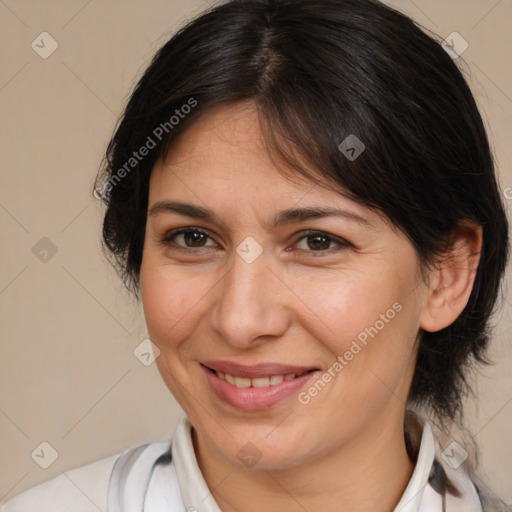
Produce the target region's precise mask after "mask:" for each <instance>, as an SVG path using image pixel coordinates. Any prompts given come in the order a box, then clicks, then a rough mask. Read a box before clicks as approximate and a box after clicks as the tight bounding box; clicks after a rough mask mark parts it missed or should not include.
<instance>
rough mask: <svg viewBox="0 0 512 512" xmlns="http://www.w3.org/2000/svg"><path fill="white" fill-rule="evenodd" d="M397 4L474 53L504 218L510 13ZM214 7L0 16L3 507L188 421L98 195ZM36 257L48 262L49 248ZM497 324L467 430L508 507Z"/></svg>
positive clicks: (506, 410)
mask: <svg viewBox="0 0 512 512" xmlns="http://www.w3.org/2000/svg"><path fill="white" fill-rule="evenodd" d="M390 4H392V5H393V6H395V7H397V8H399V9H400V10H402V11H404V12H406V13H408V14H409V15H410V16H412V17H413V18H414V19H416V20H417V21H419V22H420V23H421V24H422V25H423V26H425V27H427V28H429V29H431V30H433V31H435V32H436V33H438V34H440V35H441V36H442V37H446V36H448V34H450V33H452V32H453V31H457V32H459V33H460V34H461V35H462V36H463V37H464V39H465V40H466V41H467V42H468V43H469V47H468V49H467V50H466V51H465V53H464V54H463V58H464V60H465V64H463V63H461V66H463V68H464V70H465V72H466V73H467V74H468V75H469V76H470V83H471V86H472V88H473V91H474V93H475V95H476V98H477V101H478V103H479V105H480V107H481V109H482V112H483V114H484V116H485V119H486V123H487V125H488V127H489V130H490V135H491V138H492V141H493V146H494V148H495V152H496V156H497V163H498V166H499V172H500V180H501V186H502V189H503V192H504V196H505V197H506V198H507V208H508V209H509V210H510V203H511V201H512V188H511V189H509V190H508V191H507V187H509V186H512V166H511V163H512V146H511V144H510V141H511V140H512V130H511V126H512V66H511V49H512V22H511V20H512V1H511V0H500V1H496V0H471V1H469V0H451V1H450V2H446V1H444V0H415V1H412V0H394V1H392V2H390ZM207 5H208V3H207V2H206V1H204V0H203V1H201V0H195V1H191V0H186V1H185V0H153V1H152V2H143V1H142V0H130V1H127V0H125V1H124V2H123V1H121V0H108V1H103V0H102V1H100V0H89V1H87V0H80V1H78V0H73V1H71V0H67V1H64V0H51V1H46V2H38V1H36V0H33V1H29V0H0V41H1V43H0V53H1V58H2V60H1V62H2V66H1V72H0V108H1V112H2V115H1V117H0V140H1V141H2V151H1V153H0V154H1V167H0V176H1V187H0V233H1V235H0V236H1V239H0V248H1V253H0V254H1V263H2V264H1V265H0V315H1V318H0V336H1V338H0V339H1V345H0V351H1V352H0V460H1V464H0V503H2V502H4V501H7V500H8V499H10V498H12V497H14V496H15V495H16V494H18V493H20V492H22V491H23V490H25V489H27V488H29V487H31V486H33V485H35V484H37V483H40V482H43V481H45V480H47V479H49V478H51V477H53V476H55V475H57V474H59V473H61V472H63V471H65V470H67V469H70V468H72V467H75V466H79V465H83V464H86V463H89V462H91V461H93V460H96V459H98V458H102V457H105V456H107V455H111V454H114V453H117V452H119V451H121V450H123V449H125V448H127V447H128V446H131V445H133V444H136V443H142V442H146V441H151V440H157V439H168V438H169V437H170V436H171V435H172V432H173V430H174V427H175V425H176V422H177V419H178V417H179V416H180V415H181V410H180V408H179V406H178V405H177V403H176V402H175V400H174V399H173V398H172V396H171V395H170V393H169V392H168V391H167V389H166V388H165V387H164V385H163V383H162V381H161V379H160V376H159V374H158V373H157V370H156V367H155V365H154V364H153V365H151V366H147V367H146V366H144V365H143V364H142V363H141V362H140V361H139V360H138V359H137V358H136V357H135V356H134V354H133V351H134V349H135V348H136V347H137V346H138V345H139V343H141V341H142V340H143V339H144V338H145V337H146V331H145V326H144V322H143V318H142V315H141V309H140V306H139V305H137V304H136V303H135V302H134V301H133V300H131V299H130V298H129V297H128V295H127V294H126V293H125V292H124V291H123V288H122V286H121V284H120V283H119V282H118V279H117V277H116V276H115V275H114V273H113V271H112V270H111V269H110V267H109V266H108V265H107V264H106V263H105V261H104V259H103V256H102V254H101V252H100V245H99V239H100V222H101V207H100V206H99V205H98V204H97V202H96V201H94V200H93V199H92V197H91V195H90V189H91V185H92V181H93V178H94V176H95V173H96V170H97V168H98V166H99V163H100V159H101V157H102V154H103V151H104V149H105V145H106V143H107V141H108V139H109V137H110V135H111V133H112V130H113V128H114V126H115V123H116V119H117V115H118V114H119V113H120V112H121V110H122V107H123V105H124V102H125V101H126V99H127V97H128V94H129V92H130V90H131V88H132V86H133V85H134V83H135V80H136V78H137V77H138V76H139V75H140V73H141V72H142V70H143V69H144V67H145V66H146V64H147V63H148V60H149V59H150V58H151V56H152V55H153V53H154V52H155V51H156V50H157V48H158V47H159V46H160V45H161V44H163V43H164V42H165V41H166V40H167V39H168V38H169V36H170V35H171V34H172V33H173V32H174V31H175V30H176V28H177V27H178V26H179V25H180V24H182V23H183V22H184V21H185V20H187V19H189V18H190V17H192V16H193V15H194V14H196V13H198V12H199V11H200V10H201V9H203V8H205V7H207ZM43 31H47V32H49V33H50V34H51V36H52V37H53V38H54V39H55V40H56V41H57V42H58V45H59V46H58V49H57V50H56V51H55V52H54V53H53V54H52V55H51V56H50V57H49V58H47V59H42V58H41V57H40V56H39V55H38V54H37V53H36V52H35V51H34V50H33V49H32V48H31V43H32V41H33V40H35V39H36V38H37V36H38V35H39V34H40V33H41V32H43ZM36 42H37V40H36ZM47 48H48V46H47ZM459 61H461V59H459ZM43 237H46V238H48V239H49V240H51V242H52V244H53V245H54V246H55V248H56V249H57V252H56V254H54V255H52V252H51V250H50V252H49V253H48V254H47V256H46V258H47V261H46V262H44V261H41V260H40V259H39V258H41V257H44V253H42V254H39V258H38V257H37V255H36V254H34V253H33V250H32V249H33V247H34V245H35V244H36V243H38V241H40V239H41V238H43ZM39 243H40V244H42V245H40V246H37V247H39V251H41V250H44V249H45V248H46V249H48V248H49V247H50V246H49V245H48V242H47V241H43V242H39ZM45 244H46V245H45ZM41 247H42V249H41ZM35 252H37V251H35ZM508 297H509V298H508V300H509V301H510V300H511V299H510V295H509V296H508ZM496 324H497V328H496V338H495V341H494V344H493V346H492V353H491V355H492V357H493V358H494V360H495V361H496V362H497V364H496V365H495V366H494V367H489V368H487V369H485V371H484V373H482V375H480V376H479V378H478V381H477V392H478V399H477V401H476V402H470V403H469V405H468V415H469V416H468V417H469V420H470V427H471V431H472V432H473V433H474V434H475V438H476V440H477V442H478V443H479V444H480V447H481V449H482V452H483V457H482V468H481V474H482V475H484V476H485V478H486V479H487V481H488V482H489V483H490V486H491V488H492V490H494V491H495V492H497V493H498V494H500V495H501V497H502V498H503V499H505V500H508V501H509V502H512V483H511V481H512V478H511V474H512V471H511V469H512V468H511V466H512V465H511V459H512V443H511V440H510V439H511V438H510V430H509V429H510V425H511V420H512V378H511V375H512V345H511V343H510V337H509V330H510V326H511V309H510V306H509V303H508V302H504V307H503V308H502V309H501V311H500V313H499V314H498V315H497V317H496ZM42 442H47V443H49V444H50V445H51V446H52V447H53V448H54V449H55V450H56V452H57V453H58V458H57V459H56V460H55V462H54V463H53V464H52V465H51V466H50V467H49V468H48V469H42V468H41V467H40V466H39V465H38V464H36V462H35V461H34V460H33V459H32V458H31V453H33V452H34V450H36V448H38V447H39V445H40V443H42ZM40 450H41V449H40V448H39V449H38V450H36V453H40ZM49 454H50V449H48V448H46V451H45V457H48V456H49ZM34 458H35V459H37V457H35V456H34ZM39 460H40V461H41V460H42V458H41V457H40V458H39Z"/></svg>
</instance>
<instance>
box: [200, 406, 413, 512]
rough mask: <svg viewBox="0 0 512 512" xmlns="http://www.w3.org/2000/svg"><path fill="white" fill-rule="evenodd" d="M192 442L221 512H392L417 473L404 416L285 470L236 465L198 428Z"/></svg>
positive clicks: (366, 431)
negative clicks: (217, 450) (199, 432)
mask: <svg viewBox="0 0 512 512" xmlns="http://www.w3.org/2000/svg"><path fill="white" fill-rule="evenodd" d="M400 419H401V422H400V421H399V420H400ZM193 442H194V449H195V452H196V457H197V461H198V464H199V467H200V469H201V472H202V474H203V477H204V479H205V481H206V483H207V484H208V487H209V489H210V490H211V492H212V495H213V497H214V498H215V500H216V502H217V503H218V505H219V508H221V510H222V512H241V511H243V512H260V511H261V510H265V511H268V512H277V511H279V512H280V511H282V510H287V511H290V512H295V511H297V512H304V510H308V511H310V512H313V511H316V510H332V509H333V503H335V504H336V507H335V508H336V509H337V510H350V511H352V512H363V511H368V510H373V511H376V512H377V511H382V512H391V511H392V510H393V509H394V507H395V506H396V504H397V503H398V501H399V500H400V497H401V496H402V494H403V492H404V490H405V488H406V487H407V483H408V482H409V479H410V477H411V475H412V472H413V469H414V465H413V463H412V462H411V460H410V459H409V457H408V455H407V450H406V445H405V440H404V432H403V416H402V418H399V419H398V420H397V421H396V422H395V423H394V424H391V423H388V424H385V423H382V422H380V421H374V422H372V424H371V425H370V426H369V427H368V428H367V429H366V430H365V431H364V432H360V433H359V434H358V436H357V438H356V439H352V440H351V441H350V442H349V443H345V444H343V445H342V446H339V447H338V448H336V449H335V450H330V451H329V453H327V454H325V455H323V456H321V457H318V458H316V459H315V460H313V461H308V462H307V463H304V464H302V465H298V466H294V467H293V468H287V469H283V470H281V469H276V470H271V471H266V470H251V469H243V468H239V467H238V466H233V465H231V464H229V463H227V461H226V460H225V459H223V458H222V457H221V456H220V454H218V453H216V452H215V450H213V449H212V448H211V447H210V446H207V445H206V443H205V442H204V441H203V439H202V438H201V436H198V435H197V432H196V431H195V429H193Z"/></svg>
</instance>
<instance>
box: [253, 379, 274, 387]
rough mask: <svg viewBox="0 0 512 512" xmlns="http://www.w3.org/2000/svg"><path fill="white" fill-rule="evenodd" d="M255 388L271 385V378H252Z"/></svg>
mask: <svg viewBox="0 0 512 512" xmlns="http://www.w3.org/2000/svg"><path fill="white" fill-rule="evenodd" d="M251 383H252V387H253V388H266V387H268V386H269V383H270V378H269V377H257V378H255V379H251Z"/></svg>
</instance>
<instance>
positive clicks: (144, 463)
mask: <svg viewBox="0 0 512 512" xmlns="http://www.w3.org/2000/svg"><path fill="white" fill-rule="evenodd" d="M408 414H409V415H410V414H411V413H409V411H408ZM412 414H414V413H412ZM415 416H416V415H415ZM407 417H410V416H407V415H406V419H407ZM416 417H417V418H418V420H419V422H418V424H420V425H421V433H420V434H419V435H421V439H420V440H419V439H418V440H417V441H419V450H418V452H417V460H416V464H415V467H414V471H413V474H412V476H411V479H410V481H409V483H408V485H407V487H406V489H405V491H404V493H403V495H402V498H401V499H400V501H399V503H398V505H397V506H396V507H395V509H394V511H393V512H443V510H445V511H446V512H482V511H483V510H484V509H482V505H481V501H480V498H479V494H478V492H477V489H476V487H475V485H474V484H473V482H472V481H471V479H470V478H469V477H468V475H467V474H466V473H465V471H464V470H463V469H461V468H462V467H463V466H459V467H458V468H457V469H454V468H452V467H451V466H450V465H449V464H447V463H446V462H445V461H444V460H443V458H442V457H441V451H440V450H441V448H440V446H439V443H438V442H437V441H436V440H435V439H434V435H433V433H432V428H431V426H430V424H429V423H428V421H426V420H424V419H423V418H421V417H419V416H416ZM191 429H192V425H191V423H190V421H189V419H188V418H187V416H185V415H184V416H182V417H181V418H180V420H179V422H178V425H177V427H176V431H175V434H174V436H173V438H172V441H171V442H170V443H169V442H166V441H163V442H153V443H149V444H145V445H140V446H135V447H131V448H128V449H127V450H125V451H124V452H122V453H118V454H116V455H114V456H111V457H107V458H104V459H101V460H98V461H96V462H93V463H92V464H88V465H86V466H82V467H79V468H75V469H72V470H69V471H66V472H64V473H62V474H61V475H59V476H57V477H55V478H53V479H52V480H49V481H47V482H45V483H42V484H40V485H38V486H36V487H33V488H31V489H29V490H28V491H25V492H23V493H21V494H20V495H18V496H16V497H15V498H13V499H12V500H10V501H9V502H8V503H6V504H5V505H4V506H3V507H2V508H0V512H98V511H102V512H107V511H108V512H195V511H197V512H222V511H221V509H220V508H219V506H218V505H217V503H216V502H215V500H214V498H213V496H212V494H211V493H210V491H209V489H208V486H207V484H206V481H205V480H204V478H203V475H202V473H201V470H200V469H199V466H198V464H197V460H196V456H195V452H194V448H193V444H192V431H191ZM406 431H407V422H406ZM416 435H418V432H417V434H416ZM169 448H171V449H169ZM157 459H160V460H157ZM443 472H444V473H445V474H446V476H447V477H448V478H449V479H450V481H451V482H452V484H454V485H455V487H456V488H457V489H459V491H460V492H461V496H460V497H455V496H453V495H452V494H449V493H443V492H442V491H441V493H439V492H437V491H436V490H435V489H434V488H435V487H439V485H436V483H435V482H436V480H437V481H439V479H438V478H437V477H439V476H440V475H443ZM436 475H437V477H436ZM442 494H445V498H444V499H445V509H443V496H442ZM491 500H493V499H492V498H491ZM502 506H503V508H501V507H502ZM488 510H492V511H494V510H496V511H501V510H503V511H508V510H512V508H508V507H507V506H506V505H505V504H503V503H502V502H499V500H496V501H492V503H490V502H488V504H487V505H486V508H485V511H486V512H487V511H488Z"/></svg>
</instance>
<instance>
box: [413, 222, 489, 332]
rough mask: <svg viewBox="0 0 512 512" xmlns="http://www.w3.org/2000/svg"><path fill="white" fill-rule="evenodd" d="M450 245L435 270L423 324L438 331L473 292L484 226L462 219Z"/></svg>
mask: <svg viewBox="0 0 512 512" xmlns="http://www.w3.org/2000/svg"><path fill="white" fill-rule="evenodd" d="M449 241H450V242H451V244H450V249H449V250H448V252H447V253H445V254H444V255H443V256H442V258H441V261H440V262H439V263H438V266H437V268H436V269H435V270H433V271H431V273H430V275H429V277H430V279H429V284H428V293H427V297H426V301H425V304H424V307H423V311H422V315H421V323H420V327H421V328H422V329H423V330H425V331H430V332H436V331H439V330H441V329H444V328H445V327H448V326H449V325H450V324H452V323H453V322H454V321H455V320H456V319H457V317H458V316H459V315H460V314H461V313H462V311H463V309H464V308H465V307H466V304H467V302H468V300H469V296H470V295H471V290H472V289H473V284H474V282H475V277H476V270H477V267H478V263H479V261H480V252H481V250H482V227H481V226H479V225H477V224H474V223H472V222H469V221H462V222H460V223H458V224H457V226H456V227H455V228H454V229H453V230H452V231H451V232H450V234H449Z"/></svg>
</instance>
